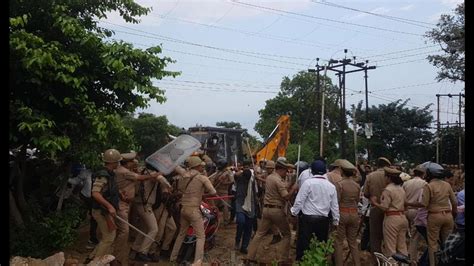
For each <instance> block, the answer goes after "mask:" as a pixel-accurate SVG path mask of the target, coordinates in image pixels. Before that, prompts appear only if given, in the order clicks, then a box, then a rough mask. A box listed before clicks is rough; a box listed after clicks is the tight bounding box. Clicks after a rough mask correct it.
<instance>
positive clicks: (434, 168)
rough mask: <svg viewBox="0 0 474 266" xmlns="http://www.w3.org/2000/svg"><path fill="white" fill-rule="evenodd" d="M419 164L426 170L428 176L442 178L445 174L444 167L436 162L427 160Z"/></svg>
mask: <svg viewBox="0 0 474 266" xmlns="http://www.w3.org/2000/svg"><path fill="white" fill-rule="evenodd" d="M420 166H421V167H422V168H424V169H425V170H426V175H427V176H428V177H434V178H443V177H444V176H445V171H444V168H443V167H442V166H441V165H439V164H437V163H434V162H430V161H428V162H424V163H422V164H421V165H420Z"/></svg>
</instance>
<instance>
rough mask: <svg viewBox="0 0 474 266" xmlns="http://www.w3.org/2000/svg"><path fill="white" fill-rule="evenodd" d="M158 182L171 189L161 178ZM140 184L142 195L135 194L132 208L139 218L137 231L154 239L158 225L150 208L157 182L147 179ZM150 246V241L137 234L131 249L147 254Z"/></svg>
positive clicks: (154, 198)
mask: <svg viewBox="0 0 474 266" xmlns="http://www.w3.org/2000/svg"><path fill="white" fill-rule="evenodd" d="M158 180H159V182H160V183H161V186H166V187H168V188H169V187H171V186H170V184H169V183H168V181H166V179H165V178H164V177H163V176H159V177H158ZM141 183H142V184H143V194H142V195H138V194H137V195H136V196H135V199H134V202H133V205H134V206H133V208H136V210H137V214H138V216H139V218H140V224H139V226H138V227H139V228H138V229H140V230H141V231H143V232H144V233H146V234H147V235H148V236H149V237H151V238H152V239H154V238H155V236H156V234H157V233H158V224H157V223H156V217H155V214H154V212H153V207H152V206H153V204H155V201H156V189H157V186H158V182H157V180H156V179H149V180H146V181H142V182H141ZM142 196H143V198H142ZM152 244H153V241H151V239H149V238H148V237H145V236H143V235H142V234H137V237H136V238H135V241H134V242H133V245H132V249H133V250H135V251H136V252H140V253H143V254H148V253H149V251H150V247H151V245H152Z"/></svg>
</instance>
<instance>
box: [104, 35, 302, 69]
mask: <svg viewBox="0 0 474 266" xmlns="http://www.w3.org/2000/svg"><path fill="white" fill-rule="evenodd" d="M109 30H110V29H109ZM115 31H116V32H121V33H124V34H130V35H135V36H140V37H145V38H150V39H160V38H159V37H153V36H147V35H143V34H138V33H133V32H127V31H121V30H115ZM214 48H215V47H214ZM163 50H168V51H172V52H176V53H182V54H187V55H193V56H199V57H204V58H210V59H215V60H222V61H228V62H235V63H240V64H248V65H255V66H264V67H271V68H282V69H289V70H297V71H302V70H303V69H298V68H288V67H282V66H273V65H265V64H259V63H253V62H245V61H239V60H232V59H227V58H220V57H213V56H207V55H201V54H194V53H188V52H183V51H178V50H173V49H168V48H166V49H163ZM242 55H245V54H242ZM247 56H249V55H247ZM263 59H266V60H271V61H275V60H273V59H270V58H263ZM279 62H284V61H279ZM285 63H290V64H295V65H301V66H307V65H303V64H297V63H291V62H285Z"/></svg>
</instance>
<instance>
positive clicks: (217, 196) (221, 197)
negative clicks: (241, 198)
mask: <svg viewBox="0 0 474 266" xmlns="http://www.w3.org/2000/svg"><path fill="white" fill-rule="evenodd" d="M233 197H234V196H232V195H231V196H219V195H216V196H215V197H209V198H205V199H206V200H221V201H222V203H224V205H226V206H227V207H229V208H232V206H231V205H230V204H229V203H227V202H226V201H225V200H223V198H233Z"/></svg>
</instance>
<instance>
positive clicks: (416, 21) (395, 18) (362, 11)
mask: <svg viewBox="0 0 474 266" xmlns="http://www.w3.org/2000/svg"><path fill="white" fill-rule="evenodd" d="M311 2H313V3H316V4H321V5H326V6H331V7H336V8H342V9H346V10H352V11H356V12H360V13H364V14H369V15H373V16H377V17H381V18H385V19H389V20H393V21H397V22H401V23H406V24H410V25H414V26H418V27H423V28H428V29H432V28H433V27H435V26H436V24H432V23H428V22H423V21H419V20H412V19H406V18H400V17H395V16H389V15H383V14H377V13H373V12H370V11H364V10H360V9H356V8H352V7H347V6H343V5H339V4H336V3H332V2H329V1H326V0H322V1H316V0H311ZM420 24H425V25H420Z"/></svg>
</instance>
